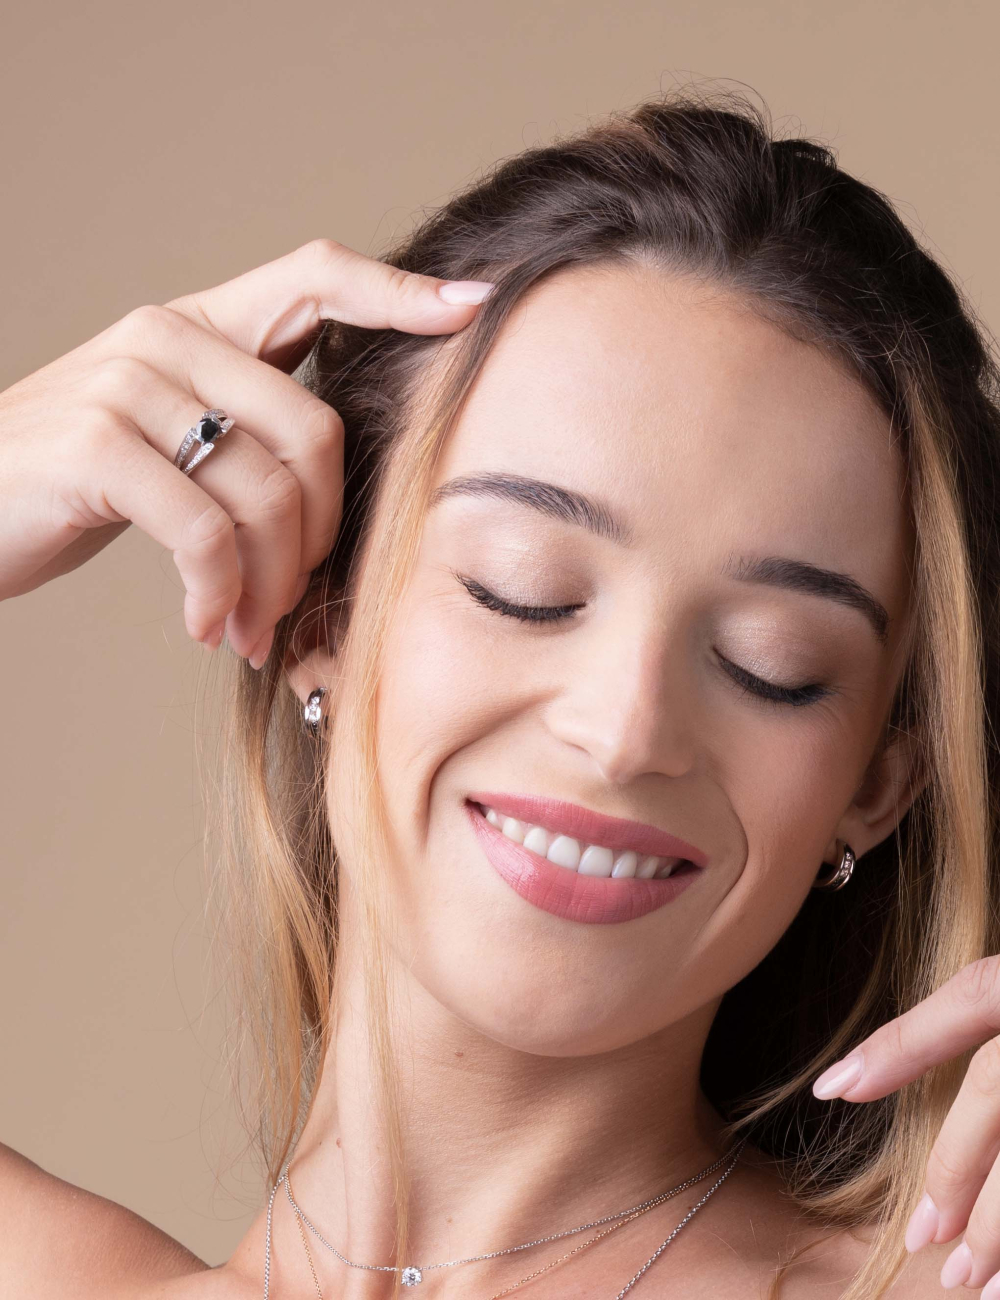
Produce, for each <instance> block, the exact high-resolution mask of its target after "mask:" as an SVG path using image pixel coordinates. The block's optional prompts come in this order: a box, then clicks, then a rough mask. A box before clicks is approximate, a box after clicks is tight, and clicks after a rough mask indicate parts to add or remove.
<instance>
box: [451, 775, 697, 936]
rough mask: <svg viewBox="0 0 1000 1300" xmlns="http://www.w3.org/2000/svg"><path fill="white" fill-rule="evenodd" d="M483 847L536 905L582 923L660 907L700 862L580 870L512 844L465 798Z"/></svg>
mask: <svg viewBox="0 0 1000 1300" xmlns="http://www.w3.org/2000/svg"><path fill="white" fill-rule="evenodd" d="M465 810H466V812H467V813H468V815H469V819H470V821H471V822H472V829H473V830H474V831H475V833H476V836H477V838H478V839H479V843H480V844H481V845H482V848H483V852H484V853H485V854H486V857H487V858H488V860H489V861H490V863H491V864H492V866H493V867H495V868H496V871H497V874H498V875H500V876H501V877H502V878H503V879H504V880H506V882H507V884H508V885H510V887H511V888H512V889H514V890H516V892H517V893H519V894H520V895H521V897H522V898H523V899H525V900H526V901H527V902H529V903H533V904H534V905H535V907H540V908H541V909H542V911H543V912H551V913H552V915H553V916H561V917H564V918H565V919H566V920H568V921H582V922H584V924H586V925H611V924H614V923H616V922H618V921H634V920H635V918H636V917H638V916H645V915H646V913H647V912H655V911H656V909H657V908H658V907H666V905H667V903H671V902H673V900H674V899H675V898H676V897H677V895H678V894H682V893H683V892H684V890H685V889H687V887H688V885H690V884H691V882H692V881H693V880H694V878H695V876H700V875H701V871H702V869H701V867H696V866H695V865H694V863H685V864H684V866H682V867H679V868H678V869H677V871H675V872H674V874H673V875H672V876H668V877H667V878H666V879H665V880H637V879H635V877H629V876H581V875H580V873H579V872H578V871H572V870H570V868H569V867H559V866H556V864H555V863H554V862H550V861H549V860H548V858H543V857H542V856H541V855H540V854H538V853H533V852H532V851H531V849H526V848H525V847H524V846H523V845H521V844H516V843H515V842H514V841H513V840H510V839H508V838H507V836H506V835H504V834H502V833H501V832H500V831H499V830H497V828H496V827H495V826H494V825H493V824H492V823H491V822H488V821H487V820H486V818H485V817H484V816H483V814H482V812H480V810H479V805H478V804H473V803H469V802H468V800H467V801H466V803H465Z"/></svg>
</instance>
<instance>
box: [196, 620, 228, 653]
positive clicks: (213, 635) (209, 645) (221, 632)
mask: <svg viewBox="0 0 1000 1300" xmlns="http://www.w3.org/2000/svg"><path fill="white" fill-rule="evenodd" d="M225 635H226V624H225V622H222V623H220V624H219V625H218V626H217V627H213V628H212V630H211V632H209V633H208V634H207V635H206V636H205V637H203V638H202V642H201V643H202V645H203V646H204V647H205V649H206V650H218V648H219V646H220V645H222V638H223V637H224V636H225Z"/></svg>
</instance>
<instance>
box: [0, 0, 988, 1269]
mask: <svg viewBox="0 0 1000 1300" xmlns="http://www.w3.org/2000/svg"><path fill="white" fill-rule="evenodd" d="M8 14H9V15H10V16H9V17H7V18H6V19H5V20H4V24H3V28H2V41H0V49H2V54H0V121H2V122H3V124H4V128H5V131H4V134H5V140H4V149H3V158H4V171H5V176H6V187H5V198H4V202H3V205H2V215H0V223H2V229H3V269H2V283H3V292H2V294H0V327H2V336H3V348H2V350H0V387H5V386H7V385H8V384H10V383H13V382H14V381H15V380H17V379H19V378H21V377H22V376H23V375H25V374H27V373H28V372H30V371H32V370H34V369H36V368H37V367H39V366H41V365H43V364H44V363H45V362H47V361H49V360H51V359H52V358H54V357H55V356H57V355H59V354H61V353H62V352H65V351H67V350H68V349H69V348H70V347H72V346H74V345H75V344H77V343H79V342H81V341H83V340H84V339H85V338H88V337H89V336H90V335H92V334H94V333H96V332H97V331H98V330H100V329H102V328H104V327H105V326H106V325H108V324H110V323H111V322H112V321H113V320H115V319H116V318H118V317H119V316H122V315H124V314H125V313H126V312H127V311H128V310H129V309H130V308H132V307H134V306H137V305H139V304H140V303H143V302H162V301H165V300H167V299H169V298H172V297H174V296H176V295H177V294H180V293H183V292H187V291H190V290H192V289H195V288H200V287H204V286H207V285H209V284H215V283H218V282H219V281H221V280H224V279H228V278H229V277H230V276H232V275H236V274H238V273H239V272H240V271H243V270H245V269H247V268H249V267H251V266H254V265H257V264H259V263H261V262H264V261H267V260H269V259H270V258H272V257H277V256H279V255H280V254H281V253H283V252H286V251H289V250H291V249H292V248H294V247H296V246H297V245H298V244H300V243H303V242H305V241H306V240H307V239H311V238H313V237H315V236H318V235H330V236H332V237H334V238H337V239H340V240H342V241H344V242H345V243H348V244H351V245H352V246H354V247H356V248H359V249H361V250H364V251H366V252H369V253H378V252H379V251H380V250H382V249H383V248H384V246H385V244H386V241H387V240H388V239H389V238H390V236H392V235H393V234H394V233H395V232H397V231H398V230H400V229H402V228H405V227H406V226H407V225H408V224H409V223H410V221H411V219H412V218H413V217H414V216H415V215H416V214H417V213H418V211H419V210H420V209H421V208H427V207H433V206H435V205H436V204H438V203H439V202H441V201H442V200H444V199H445V198H446V197H447V196H448V194H449V193H451V191H452V190H453V189H455V188H456V187H458V186H460V185H462V184H463V183H464V182H466V180H468V179H470V178H471V177H473V176H474V175H475V174H476V173H477V171H478V169H480V168H481V167H483V166H484V165H488V164H489V163H490V162H492V161H493V160H494V159H496V158H498V157H501V156H505V155H509V154H511V153H514V152H516V151H518V150H519V149H521V148H522V147H524V146H525V145H528V144H533V143H536V142H540V141H545V140H548V139H550V138H551V137H552V135H553V134H556V133H561V132H567V131H571V130H573V129H574V128H576V127H577V126H580V125H582V124H584V122H585V121H587V120H588V119H589V118H592V117H594V116H598V115H600V114H602V113H604V112H606V111H608V110H610V109H613V108H623V107H627V106H629V105H630V104H632V103H634V102H636V101H638V100H640V99H642V98H644V97H645V96H647V95H650V94H655V93H656V92H657V91H658V90H659V89H660V88H666V87H668V86H670V85H673V84H676V83H677V82H678V81H681V82H685V81H687V80H689V79H691V78H694V77H697V78H721V79H730V80H731V81H736V82H743V83H746V84H747V86H749V87H750V88H752V89H753V90H755V91H756V92H758V93H759V94H760V95H761V96H762V97H763V98H764V100H765V101H766V102H767V103H768V105H769V106H770V108H771V110H772V112H773V114H774V116H775V119H776V120H777V122H778V124H779V126H782V127H794V128H796V129H797V130H798V131H801V132H803V133H806V134H810V135H815V136H818V137H820V138H821V139H823V140H825V141H826V142H828V143H831V144H833V145H834V147H835V148H837V150H838V151H839V154H840V158H841V161H842V163H843V164H844V166H846V167H847V168H848V169H849V170H851V171H853V172H855V173H856V174H858V175H860V176H861V177H863V178H864V179H866V180H868V181H869V182H871V183H873V184H875V185H876V186H878V187H879V188H880V189H882V190H884V191H885V192H886V193H887V194H888V195H889V196H890V197H891V198H893V199H894V200H895V201H896V202H897V203H898V204H900V205H901V208H902V211H903V214H904V216H905V217H906V219H907V220H908V221H909V222H910V224H911V226H912V227H913V228H914V230H915V231H916V232H917V234H918V235H919V236H920V237H922V238H923V239H924V241H925V242H926V243H927V244H928V245H929V247H930V248H931V249H932V250H933V251H935V252H936V253H937V255H938V256H939V257H941V258H942V259H943V260H944V262H945V264H946V265H947V266H948V267H950V268H951V269H952V270H953V271H954V272H955V273H956V274H957V276H958V277H959V279H960V280H961V281H962V283H963V284H964V285H965V286H966V288H967V291H968V292H969V293H970V294H971V296H972V299H973V301H974V303H975V304H976V305H977V306H978V308H979V310H980V311H981V313H982V315H983V316H984V318H985V319H986V320H987V321H989V322H996V321H997V319H998V317H1000V253H998V250H997V242H998V234H1000V220H998V207H1000V202H998V200H1000V169H998V165H997V164H998V138H1000V124H998V113H997V97H996V85H997V70H998V65H1000V55H998V51H1000V8H998V7H997V6H996V4H995V3H994V2H993V0H983V2H982V3H974V2H972V0H949V3H945V2H944V0H882V2H881V3H872V0H864V2H859V0H838V2H837V3H836V4H834V3H826V4H818V3H812V2H811V0H739V2H738V3H737V2H733V3H722V2H721V0H699V2H698V3H694V2H692V0H684V3H676V2H675V3H670V2H665V0H660V2H659V3H647V2H644V0H614V3H604V2H603V0H573V2H572V3H565V2H564V3H557V2H556V0H503V3H492V2H491V3H482V2H481V0H480V2H478V3H474V4H470V3H468V2H466V3H461V4H459V3H446V2H444V0H421V2H420V3H419V4H413V3H412V2H411V0H406V2H405V3H404V2H403V0H390V2H388V3H381V4H380V3H378V2H377V0H375V3H369V4H367V5H365V6H362V5H361V4H360V3H355V4H354V5H351V6H345V5H343V4H330V3H325V4H298V5H296V4H294V3H292V4H285V5H283V6H281V7H280V9H279V6H278V5H277V4H271V5H266V4H260V3H241V4H235V3H228V4H227V3H220V2H219V0H200V2H199V3H197V4H195V3H193V2H192V0H171V3H170V4H169V5H152V4H143V3H139V4H136V3H135V2H134V0H130V3H128V4H125V3H100V2H98V3H80V0H74V2H73V3H70V2H69V0H62V3H61V4H58V5H57V6H53V5H48V4H43V5H18V6H9V7H8ZM45 432H46V431H45V429H43V428H41V429H39V430H38V431H37V434H38V437H39V438H42V439H44V437H45ZM2 434H3V430H2V429H0V437H2ZM182 434H183V430H178V441H179V439H180V437H181V435H182ZM182 601H183V590H182V587H181V584H180V581H179V578H178V575H177V572H176V569H175V567H174V564H173V560H172V558H171V555H170V554H169V552H167V551H164V550H163V548H161V547H160V546H158V545H157V544H155V543H154V542H152V540H151V539H150V538H149V537H147V536H145V535H144V534H142V533H140V532H139V531H138V530H137V529H135V528H132V529H129V530H128V531H127V532H126V533H125V535H124V536H123V537H122V538H120V539H119V540H118V541H116V542H115V543H114V544H113V545H112V546H111V547H110V548H109V549H108V550H106V551H105V552H103V553H102V554H101V555H100V556H98V557H97V558H96V559H95V560H93V561H91V562H90V563H89V564H88V565H87V566H86V567H85V568H84V569H82V570H81V571H79V572H77V573H74V574H71V575H68V576H67V577H64V578H61V579H59V580H57V581H56V582H54V583H52V584H50V585H49V586H47V587H45V588H43V589H41V590H40V591H37V592H32V593H30V594H29V595H27V596H24V597H22V598H20V599H18V600H16V601H12V602H10V603H7V604H4V605H2V606H0V645H2V647H3V651H2V653H3V667H4V672H3V700H2V706H0V707H2V715H0V716H2V718H3V735H4V744H3V746H2V753H0V767H2V772H0V776H2V780H0V819H2V820H0V826H2V845H3V848H2V865H3V877H2V878H3V886H4V888H3V902H2V908H0V984H2V988H3V991H4V996H3V1017H2V1025H0V1032H2V1037H0V1065H2V1068H0V1141H5V1142H7V1143H8V1144H9V1145H12V1146H14V1147H16V1148H18V1149H19V1150H21V1151H23V1152H25V1153H26V1154H27V1155H29V1156H30V1157H31V1158H32V1159H34V1160H36V1161H38V1162H39V1163H40V1164H42V1165H43V1166H44V1167H45V1168H47V1169H49V1170H51V1171H52V1172H54V1173H57V1174H59V1175H60V1176H61V1177H63V1178H66V1179H69V1180H70V1181H72V1182H75V1183H78V1184H80V1185H81V1186H83V1187H86V1188H89V1189H91V1190H93V1191H97V1192H100V1193H102V1194H103V1195H105V1196H108V1197H111V1198H113V1199H114V1200H117V1201H120V1202H122V1203H124V1204H125V1205H128V1206H130V1207H131V1208H132V1209H134V1210H136V1211H138V1212H139V1213H140V1214H143V1215H145V1216H146V1217H147V1218H149V1219H151V1220H152V1221H153V1222H154V1223H157V1224H159V1225H160V1226H161V1227H162V1228H164V1229H165V1230H166V1231H167V1232H169V1233H171V1234H173V1235H174V1236H176V1237H178V1238H180V1240H182V1241H183V1242H184V1243H185V1244H187V1245H188V1246H190V1247H191V1248H192V1249H193V1250H195V1251H196V1252H198V1253H199V1254H200V1255H202V1257H203V1258H205V1259H206V1260H208V1261H209V1262H210V1263H213V1264H214V1263H220V1262H221V1261H222V1260H224V1259H225V1258H227V1257H228V1256H229V1254H230V1253H231V1252H232V1249H233V1247H234V1245H235V1243H236V1242H237V1240H238V1239H239V1237H240V1236H241V1235H242V1233H243V1231H244V1230H245V1228H246V1225H247V1223H248V1222H249V1219H250V1217H251V1216H252V1214H253V1213H254V1212H255V1210H256V1208H257V1207H258V1205H259V1204H260V1196H261V1189H260V1187H259V1186H258V1185H257V1183H256V1181H255V1178H254V1175H253V1172H252V1167H251V1166H250V1165H249V1164H248V1163H247V1162H246V1161H245V1160H243V1161H241V1160H240V1159H239V1158H238V1157H239V1145H240V1143H239V1136H240V1135H239V1133H238V1132H237V1131H236V1129H235V1126H234V1124H233V1119H232V1112H231V1110H230V1107H229V1105H228V1102H227V1098H226V1096H225V1094H224V1092H223V1090H222V1087H223V1082H224V1072H223V1070H222V1067H221V1064H220V1060H219V1053H218V1043H219V1033H220V1016H219V1008H218V999H217V998H216V997H215V990H214V988H213V986H212V985H211V983H210V982H209V981H208V980H207V979H206V978H205V976H204V974H203V962H204V957H205V950H206V933H205V927H204V924H203V922H202V920H201V907H202V902H203V892H204V891H203V886H202V875H201V870H202V842H201V836H202V821H201V817H202V809H201V802H200V796H199V789H198V781H197V772H196V769H195V765H194V757H193V755H194V736H195V732H196V730H197V729H199V728H204V727H205V726H207V725H209V723H208V721H207V720H206V715H205V714H204V711H203V709H202V708H201V706H198V707H196V701H197V700H198V699H199V698H200V697H202V696H204V695H205V692H206V690H207V691H208V692H209V693H210V689H211V674H210V672H208V670H207V668H206V663H207V659H208V657H207V656H206V655H205V654H204V652H203V651H202V650H201V649H200V648H199V647H197V646H195V645H194V644H193V643H192V642H191V641H190V640H189V639H188V638H187V636H186V634H185V631H184V626H183V621H182V617H181V609H182ZM223 653H228V651H226V652H223Z"/></svg>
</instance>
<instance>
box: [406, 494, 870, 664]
mask: <svg viewBox="0 0 1000 1300" xmlns="http://www.w3.org/2000/svg"><path fill="white" fill-rule="evenodd" d="M455 496H473V497H493V498H495V499H497V500H500V501H508V502H513V503H514V504H515V505H522V506H528V507H529V508H530V509H532V510H537V511H538V512H539V513H540V514H543V515H547V516H549V517H550V518H552V519H558V520H560V521H562V522H563V523H570V524H576V525H578V526H579V527H581V528H585V529H587V531H588V532H591V533H595V534H596V535H597V536H598V537H605V538H607V539H608V540H609V541H612V542H615V543H617V544H618V545H619V546H631V545H632V543H633V542H634V540H635V534H634V532H633V530H632V529H631V528H630V527H629V526H628V525H627V524H626V523H625V522H624V521H623V520H621V519H619V518H618V517H617V516H616V515H615V514H614V513H613V511H611V510H610V509H609V508H608V507H607V506H606V505H604V504H602V503H601V502H600V501H596V500H594V499H593V498H592V497H588V496H585V495H584V494H583V493H582V492H576V491H574V490H573V489H572V488H564V487H558V486H557V485H556V484H555V483H547V482H545V481H544V480H542V479H537V478H528V477H526V476H524V475H522V474H505V473H497V472H493V473H483V474H466V475H461V476H459V477H458V478H453V479H449V480H448V482H447V483H442V484H441V486H440V487H438V488H437V489H436V490H435V492H434V494H433V496H432V497H431V502H430V508H431V509H433V508H434V506H436V505H438V504H439V502H441V501H444V500H447V499H448V498H450V497H455ZM721 573H722V574H723V576H725V577H731V578H734V579H735V580H736V581H737V582H745V583H753V584H756V585H759V586H765V587H776V588H779V589H781V590H784V591H798V592H804V593H806V594H808V595H811V596H820V597H822V598H823V599H825V600H832V601H834V602H836V603H837V604H839V605H845V606H847V608H849V609H854V610H857V611H858V613H859V614H861V615H862V616H863V617H864V618H865V620H866V621H867V622H868V624H869V626H870V627H871V629H872V631H873V632H874V633H875V637H876V639H877V640H878V641H879V643H880V644H881V645H885V644H886V642H887V641H888V629H889V623H890V621H891V620H890V617H889V612H888V610H887V609H886V607H885V606H884V605H883V604H882V602H881V601H880V600H878V599H876V597H875V596H874V595H872V593H871V592H870V591H869V590H868V588H867V587H864V586H862V584H861V583H860V582H858V580H857V579H856V578H852V577H851V575H850V574H848V573H838V572H837V571H836V570H834V569H824V568H822V567H821V566H820V565H818V564H811V563H809V562H808V561H806V560H795V559H791V558H789V557H788V556H782V555H754V556H747V555H742V556H736V555H730V557H729V559H728V560H727V561H726V563H725V564H724V565H723V567H722V570H721Z"/></svg>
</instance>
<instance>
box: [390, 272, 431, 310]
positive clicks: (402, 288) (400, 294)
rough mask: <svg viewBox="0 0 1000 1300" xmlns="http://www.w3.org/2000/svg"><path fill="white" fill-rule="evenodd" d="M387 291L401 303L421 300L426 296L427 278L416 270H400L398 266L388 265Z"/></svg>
mask: <svg viewBox="0 0 1000 1300" xmlns="http://www.w3.org/2000/svg"><path fill="white" fill-rule="evenodd" d="M388 270H389V277H388V284H389V293H390V295H391V296H392V297H393V298H396V299H398V300H399V301H400V302H402V303H404V304H405V303H410V302H417V301H423V300H424V299H425V298H426V296H427V285H428V280H427V277H426V276H425V275H419V274H418V273H417V272H416V271H402V270H400V268H399V267H398V266H393V267H389V268H388Z"/></svg>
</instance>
